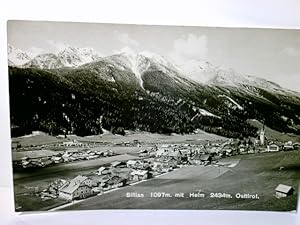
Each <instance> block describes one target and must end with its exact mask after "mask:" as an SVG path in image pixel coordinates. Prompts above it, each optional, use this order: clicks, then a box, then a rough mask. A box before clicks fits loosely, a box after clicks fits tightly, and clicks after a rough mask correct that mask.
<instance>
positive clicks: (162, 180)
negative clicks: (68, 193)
mask: <svg viewBox="0 0 300 225" xmlns="http://www.w3.org/2000/svg"><path fill="white" fill-rule="evenodd" d="M232 159H237V160H240V161H239V163H238V164H237V165H236V166H235V167H227V168H226V167H214V166H207V167H186V168H182V169H179V170H177V171H174V172H171V173H169V174H166V175H164V176H160V177H158V178H154V179H152V180H149V181H145V182H142V183H139V184H137V185H134V186H129V187H125V188H122V189H119V190H116V191H113V192H110V193H107V194H104V195H102V196H96V197H92V198H90V199H87V200H86V201H82V202H80V203H78V204H74V205H72V206H68V207H66V208H63V210H71V209H73V210H79V209H85V210H86V209H230V210H233V209H236V210H237V209H238V210H262V211H263V210H270V211H292V210H296V204H297V196H298V183H299V180H300V152H299V151H291V152H279V153H262V154H256V155H254V154H250V155H239V156H236V157H232ZM280 167H284V169H282V170H279V168H280ZM280 183H283V184H286V185H291V186H293V187H294V188H295V189H296V190H295V193H294V195H292V196H289V197H287V198H282V199H277V198H275V196H274V194H275V188H276V186H277V185H278V184H280ZM198 191H200V192H201V193H205V197H203V198H190V197H189V193H192V192H198ZM151 192H152V194H153V193H158V192H159V193H170V194H171V196H172V197H160V198H154V197H151V196H150V195H151ZM178 192H184V196H185V197H183V198H180V197H174V196H175V195H174V194H175V193H178ZM127 193H142V194H144V197H126V194H127ZM210 193H220V194H221V195H219V196H224V197H220V198H210ZM223 193H224V194H231V196H232V198H227V197H226V196H225V195H223ZM236 193H241V194H257V195H258V196H259V199H237V198H235V194H236Z"/></svg>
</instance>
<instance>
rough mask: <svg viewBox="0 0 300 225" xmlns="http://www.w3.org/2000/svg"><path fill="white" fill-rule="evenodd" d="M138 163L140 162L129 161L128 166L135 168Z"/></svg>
mask: <svg viewBox="0 0 300 225" xmlns="http://www.w3.org/2000/svg"><path fill="white" fill-rule="evenodd" d="M137 163H138V162H137V161H136V160H128V161H127V163H126V165H127V167H128V168H135V166H136V164H137Z"/></svg>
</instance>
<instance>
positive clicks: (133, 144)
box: [115, 139, 142, 147]
mask: <svg viewBox="0 0 300 225" xmlns="http://www.w3.org/2000/svg"><path fill="white" fill-rule="evenodd" d="M115 145H117V146H124V147H141V146H142V145H141V143H140V141H139V140H137V139H136V140H133V141H123V142H120V143H115Z"/></svg>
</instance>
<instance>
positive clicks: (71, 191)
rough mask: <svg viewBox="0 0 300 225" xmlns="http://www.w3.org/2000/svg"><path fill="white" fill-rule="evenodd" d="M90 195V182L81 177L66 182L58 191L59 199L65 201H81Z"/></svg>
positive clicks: (86, 178)
mask: <svg viewBox="0 0 300 225" xmlns="http://www.w3.org/2000/svg"><path fill="white" fill-rule="evenodd" d="M92 194H93V193H92V180H91V179H89V178H88V177H86V176H81V175H79V176H77V177H75V178H74V179H72V180H71V181H69V182H67V183H66V184H65V185H64V186H63V187H61V188H60V190H59V198H62V199H66V200H74V199H82V198H86V197H89V196H91V195H92Z"/></svg>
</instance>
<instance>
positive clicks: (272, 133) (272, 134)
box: [248, 120, 300, 142]
mask: <svg viewBox="0 0 300 225" xmlns="http://www.w3.org/2000/svg"><path fill="white" fill-rule="evenodd" d="M248 123H250V124H251V125H252V126H254V127H257V128H259V129H261V128H262V127H263V124H262V123H261V122H259V121H257V120H248ZM265 134H266V137H267V138H268V139H270V140H274V141H275V140H277V141H282V142H287V141H293V142H299V141H300V136H297V135H294V134H285V133H281V132H279V131H276V130H273V129H271V128H269V127H267V126H265Z"/></svg>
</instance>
